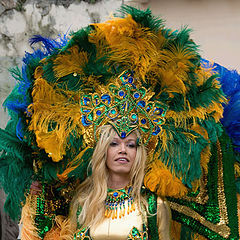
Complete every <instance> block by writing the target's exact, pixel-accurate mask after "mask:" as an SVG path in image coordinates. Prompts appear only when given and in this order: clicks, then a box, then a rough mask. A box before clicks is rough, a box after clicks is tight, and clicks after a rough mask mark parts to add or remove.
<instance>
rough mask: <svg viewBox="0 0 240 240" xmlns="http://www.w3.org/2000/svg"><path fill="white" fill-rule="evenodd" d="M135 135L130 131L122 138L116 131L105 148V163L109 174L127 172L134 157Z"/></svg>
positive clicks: (135, 148)
mask: <svg viewBox="0 0 240 240" xmlns="http://www.w3.org/2000/svg"><path fill="white" fill-rule="evenodd" d="M136 141H137V136H136V134H135V133H131V134H130V135H128V136H127V137H126V138H124V139H122V138H120V137H119V136H118V134H117V133H116V134H115V136H114V138H113V140H112V141H111V142H110V145H109V147H108V149H107V160H106V165H107V168H108V170H109V174H128V173H129V172H130V170H131V168H132V165H133V163H134V161H135V158H136V153H137V145H136Z"/></svg>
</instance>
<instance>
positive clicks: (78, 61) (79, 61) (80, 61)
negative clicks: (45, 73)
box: [53, 45, 88, 78]
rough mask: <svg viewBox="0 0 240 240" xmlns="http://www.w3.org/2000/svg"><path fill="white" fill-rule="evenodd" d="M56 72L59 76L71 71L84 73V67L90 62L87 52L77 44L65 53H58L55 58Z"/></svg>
mask: <svg viewBox="0 0 240 240" xmlns="http://www.w3.org/2000/svg"><path fill="white" fill-rule="evenodd" d="M53 62H54V67H53V70H54V73H55V76H56V77H57V78H61V77H64V76H66V75H68V74H71V73H77V74H82V73H83V67H84V66H85V65H86V64H87V63H88V56H87V53H86V52H84V51H80V52H79V49H78V46H77V45H75V46H73V47H71V48H69V49H68V51H67V52H66V53H64V54H58V55H57V57H56V58H55V59H54V61H53Z"/></svg>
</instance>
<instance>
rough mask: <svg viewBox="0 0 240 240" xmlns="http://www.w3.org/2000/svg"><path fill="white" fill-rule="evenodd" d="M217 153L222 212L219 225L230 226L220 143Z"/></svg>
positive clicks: (220, 207) (219, 195)
mask: <svg viewBox="0 0 240 240" xmlns="http://www.w3.org/2000/svg"><path fill="white" fill-rule="evenodd" d="M217 153H218V188H217V189H218V205H219V210H220V222H219V224H228V223H229V221H228V213H227V204H226V196H225V191H224V182H223V166H222V149H221V145H220V142H219V141H217Z"/></svg>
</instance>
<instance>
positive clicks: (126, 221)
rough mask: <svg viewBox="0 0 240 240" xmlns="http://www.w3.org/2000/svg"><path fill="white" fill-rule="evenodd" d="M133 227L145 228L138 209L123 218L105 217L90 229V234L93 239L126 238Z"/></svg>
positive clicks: (121, 239)
mask: <svg viewBox="0 0 240 240" xmlns="http://www.w3.org/2000/svg"><path fill="white" fill-rule="evenodd" d="M132 229H137V230H139V231H142V230H143V220H142V216H141V213H140V212H139V211H138V209H136V210H135V211H133V212H131V213H130V214H126V215H125V216H124V217H121V218H116V219H112V218H105V219H104V221H102V222H101V223H100V224H98V225H97V226H96V227H92V228H91V229H90V234H91V237H92V239H93V240H103V239H104V240H107V239H111V240H115V239H117V240H126V239H128V236H129V235H130V234H131V232H132Z"/></svg>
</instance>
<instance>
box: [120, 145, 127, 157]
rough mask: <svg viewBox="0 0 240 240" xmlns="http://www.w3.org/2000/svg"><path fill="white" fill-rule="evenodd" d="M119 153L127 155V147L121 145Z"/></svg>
mask: <svg viewBox="0 0 240 240" xmlns="http://www.w3.org/2000/svg"><path fill="white" fill-rule="evenodd" d="M119 153H122V154H126V153H127V152H126V146H125V144H123V143H122V144H120V148H119Z"/></svg>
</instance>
